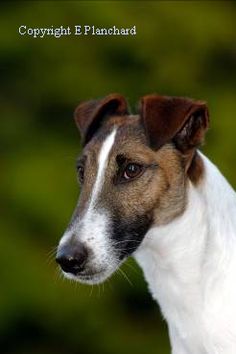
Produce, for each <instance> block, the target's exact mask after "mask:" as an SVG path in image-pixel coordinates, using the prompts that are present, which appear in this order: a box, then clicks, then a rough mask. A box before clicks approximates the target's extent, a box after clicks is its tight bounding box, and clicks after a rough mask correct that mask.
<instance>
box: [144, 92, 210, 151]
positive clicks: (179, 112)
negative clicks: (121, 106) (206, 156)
mask: <svg viewBox="0 0 236 354" xmlns="http://www.w3.org/2000/svg"><path fill="white" fill-rule="evenodd" d="M140 115H141V120H142V123H143V126H144V128H145V132H146V135H147V137H148V140H149V142H150V146H151V147H152V148H153V149H155V150H157V149H158V148H160V147H161V146H162V145H164V144H165V143H167V142H170V141H173V142H174V143H175V145H176V147H177V148H178V149H179V150H180V151H181V152H183V153H186V152H188V151H189V150H191V149H193V148H196V147H198V146H199V145H200V144H201V143H202V141H203V138H204V134H205V132H206V130H207V128H208V124H209V117H208V109H207V106H206V103H205V102H202V101H194V100H191V99H188V98H182V97H167V96H159V95H149V96H145V97H143V98H142V100H141V112H140Z"/></svg>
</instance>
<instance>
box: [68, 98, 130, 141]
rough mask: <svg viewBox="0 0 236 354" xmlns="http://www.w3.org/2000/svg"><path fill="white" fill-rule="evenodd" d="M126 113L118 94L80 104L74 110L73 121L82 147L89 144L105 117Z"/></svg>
mask: <svg viewBox="0 0 236 354" xmlns="http://www.w3.org/2000/svg"><path fill="white" fill-rule="evenodd" d="M127 113H128V107H127V102H126V100H125V99H124V97H123V96H121V95H119V94H111V95H109V96H106V97H105V98H103V99H101V100H92V101H87V102H83V103H81V104H80V105H79V106H78V107H77V108H76V110H75V114H74V119H75V122H76V125H77V127H78V128H79V131H80V134H81V137H82V143H83V145H86V144H87V143H88V142H89V140H90V139H91V138H92V136H93V135H94V133H95V132H96V131H97V130H98V129H99V127H100V126H101V124H102V122H103V120H104V119H105V118H106V117H108V116H111V115H125V114H127Z"/></svg>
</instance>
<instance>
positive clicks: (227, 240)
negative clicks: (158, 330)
mask: <svg viewBox="0 0 236 354" xmlns="http://www.w3.org/2000/svg"><path fill="white" fill-rule="evenodd" d="M201 158H202V159H203V163H204V169H205V175H204V178H203V180H202V181H201V183H200V184H199V185H198V186H193V185H192V184H191V183H189V186H188V190H187V199H188V202H187V207H186V210H185V212H184V213H183V214H182V215H181V216H180V217H178V218H176V219H175V220H173V221H172V222H171V223H169V224H168V225H165V226H161V227H160V226H156V227H155V226H154V227H153V228H152V229H150V230H149V232H148V233H147V235H146V236H145V239H144V241H143V243H142V245H141V246H140V248H139V249H138V251H137V252H136V254H135V258H136V259H137V261H138V263H139V264H140V265H141V267H142V269H143V271H144V274H145V277H146V280H147V282H148V284H149V287H150V290H151V293H152V295H153V297H154V298H155V299H156V300H157V301H158V302H159V304H160V306H161V310H162V313H163V315H164V317H165V318H166V320H167V322H168V326H169V331H170V337H171V342H172V343H173V342H174V347H175V348H176V347H178V346H179V347H180V348H181V350H180V351H179V352H176V353H177V354H178V353H184V354H185V353H191V354H194V353H198V354H199V353H215V352H216V351H215V350H213V349H214V347H213V345H215V344H213V342H214V340H212V341H211V340H209V336H210V334H209V333H208V326H209V327H210V326H211V311H212V313H217V311H215V309H216V308H217V306H219V311H221V312H219V319H218V321H219V322H220V323H212V325H213V328H216V333H217V329H218V330H222V323H224V321H229V318H228V317H229V316H232V314H231V315H230V314H227V315H226V314H225V313H224V312H223V314H222V309H221V310H220V307H221V305H222V301H223V300H222V299H223V298H224V293H223V292H229V288H228V287H227V286H229V287H230V291H231V293H232V298H233V294H234V295H236V285H235V283H236V282H235V280H233V274H235V273H234V272H232V273H231V272H230V269H232V268H234V269H236V267H235V265H236V264H235V263H236V261H235V259H236V250H235V238H236V217H235V216H236V197H235V192H234V191H233V190H232V188H231V187H230V186H229V184H228V183H227V181H226V180H225V178H224V177H223V176H222V175H221V174H220V172H219V171H218V169H217V168H216V167H215V166H214V165H213V164H212V163H211V162H210V161H209V160H208V159H207V158H206V157H204V156H203V155H202V154H201ZM232 259H233V261H232ZM232 262H234V265H232ZM226 274H227V276H226ZM231 275H232V279H231V278H230V277H231ZM226 278H227V279H226ZM230 279H231V280H232V283H233V284H232V283H231V280H230ZM225 282H228V283H227V284H225ZM222 287H223V289H224V290H222ZM233 287H234V290H233V289H232V288H233ZM227 296H228V298H231V295H229V294H228V295H227ZM228 301H229V300H228ZM232 301H233V300H232ZM228 305H229V306H230V304H228ZM212 306H215V307H216V308H215V309H214V310H213V307H212ZM223 311H226V310H224V309H223ZM231 311H232V313H233V312H234V315H235V312H236V311H235V305H233V307H231ZM208 312H209V313H208ZM226 312H227V311H226ZM224 315H225V318H224ZM214 321H217V320H216V319H214V320H213V319H212V322H214ZM234 325H235V320H234ZM225 326H226V323H225ZM234 327H235V326H234ZM209 331H212V329H210V328H209ZM234 331H235V329H234ZM204 333H205V336H207V333H208V339H207V340H208V341H209V343H208V344H206V343H204V344H203V342H204ZM223 333H224V324H223ZM234 335H235V333H234ZM218 337H219V334H218ZM188 338H189V341H188ZM178 341H179V344H178V343H177V342H178ZM181 341H183V343H184V346H185V348H187V349H186V350H185V351H184V349H183V347H182V345H181ZM188 343H189V346H188ZM203 347H204V348H205V349H206V348H207V350H208V349H209V351H206V350H205V349H204V350H203ZM217 353H218V351H217ZM220 353H221V352H220ZM222 353H223V352H222ZM224 353H227V354H228V353H231V352H230V351H224Z"/></svg>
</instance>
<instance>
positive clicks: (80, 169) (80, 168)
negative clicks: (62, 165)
mask: <svg viewBox="0 0 236 354" xmlns="http://www.w3.org/2000/svg"><path fill="white" fill-rule="evenodd" d="M77 172H78V177H79V181H80V183H83V182H84V167H83V166H81V165H79V166H77Z"/></svg>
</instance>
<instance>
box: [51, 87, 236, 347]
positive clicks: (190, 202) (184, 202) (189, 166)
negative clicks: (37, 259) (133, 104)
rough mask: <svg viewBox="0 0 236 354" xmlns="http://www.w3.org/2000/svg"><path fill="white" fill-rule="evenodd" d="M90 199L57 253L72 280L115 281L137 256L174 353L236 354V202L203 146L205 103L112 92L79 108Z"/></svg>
mask: <svg viewBox="0 0 236 354" xmlns="http://www.w3.org/2000/svg"><path fill="white" fill-rule="evenodd" d="M75 121H76V124H77V126H78V128H79V130H80V133H81V136H82V139H83V153H82V156H81V157H80V158H79V159H78V162H77V171H78V178H79V181H80V183H81V195H80V200H79V203H78V205H77V206H76V209H75V212H74V215H73V217H72V220H71V222H70V224H69V226H68V229H67V230H66V232H65V234H64V236H63V237H62V239H61V241H60V243H59V246H58V251H57V262H58V263H59V264H60V266H61V268H62V270H63V273H64V275H65V276H66V277H68V278H70V279H74V280H78V281H81V282H84V283H88V284H94V283H99V282H102V281H104V280H105V279H107V278H108V277H109V276H110V275H111V274H112V273H113V272H114V271H115V270H116V269H117V268H118V267H119V266H120V264H121V263H122V262H123V261H124V260H125V259H126V258H127V257H129V256H130V255H133V256H134V257H135V258H136V260H137V261H138V263H139V264H140V265H141V267H142V269H143V271H144V275H145V278H146V280H147V282H148V284H149V288H150V291H151V293H152V295H153V297H154V298H155V299H156V300H157V301H158V302H159V304H160V307H161V310H162V313H163V315H164V317H165V319H166V320H167V323H168V328H169V334H170V340H171V346H172V353H173V354H221V353H222V354H236V281H235V280H236V195H235V192H234V191H233V189H232V188H231V187H230V186H229V184H228V183H227V181H226V180H225V179H224V177H223V176H222V175H221V174H220V172H219V171H218V169H217V168H216V167H215V166H214V165H213V164H212V163H211V162H210V161H209V160H208V159H207V158H206V157H205V156H204V155H203V154H202V153H200V152H199V151H198V150H197V148H198V147H199V146H200V145H201V143H202V141H203V138H204V134H205V132H206V130H207V128H208V124H209V119H208V109H207V106H206V104H205V103H204V102H201V101H194V100H191V99H186V98H179V97H165V96H159V95H149V96H145V97H143V98H142V99H141V102H140V112H139V114H138V115H130V114H129V113H128V107H127V103H126V101H125V99H124V98H123V97H122V96H120V95H118V94H112V95H109V96H107V97H105V98H104V99H101V100H96V101H88V102H85V103H82V104H81V105H79V107H78V108H77V110H76V112H75Z"/></svg>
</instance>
